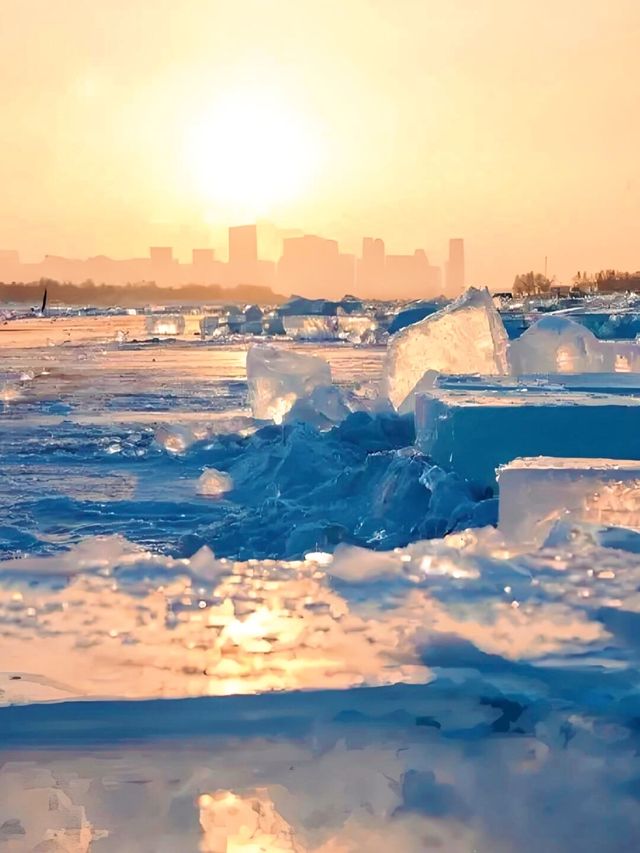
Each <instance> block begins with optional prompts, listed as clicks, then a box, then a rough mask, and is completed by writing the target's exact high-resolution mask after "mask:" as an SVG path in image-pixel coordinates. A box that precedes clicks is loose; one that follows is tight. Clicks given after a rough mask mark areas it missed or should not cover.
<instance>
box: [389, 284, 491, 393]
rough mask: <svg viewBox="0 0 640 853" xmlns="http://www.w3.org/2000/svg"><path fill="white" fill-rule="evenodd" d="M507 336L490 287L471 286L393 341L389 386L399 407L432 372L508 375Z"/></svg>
mask: <svg viewBox="0 0 640 853" xmlns="http://www.w3.org/2000/svg"><path fill="white" fill-rule="evenodd" d="M506 348H507V334H506V332H505V329H504V326H503V324H502V320H501V319H500V315H499V314H498V312H497V311H496V309H495V307H494V305H493V301H492V299H491V296H490V295H489V293H488V291H487V290H486V289H485V290H477V289H475V288H470V289H469V290H468V291H467V292H466V293H465V294H464V295H463V296H461V297H460V298H459V299H457V300H456V301H455V302H452V303H451V304H450V305H448V306H447V307H446V308H443V309H442V310H440V311H437V312H436V313H435V314H431V315H430V316H428V317H426V318H425V319H423V320H421V321H420V322H417V323H414V324H413V325H410V326H407V327H406V328H404V329H402V330H401V331H399V332H397V333H396V334H395V335H394V336H393V337H392V338H391V340H390V341H389V345H388V348H387V356H386V361H385V371H384V375H385V389H386V393H387V396H388V397H389V399H390V400H391V402H392V403H393V405H394V406H395V408H396V409H399V408H400V407H401V406H402V404H403V403H404V402H405V401H406V400H407V398H408V397H409V395H410V394H411V392H412V391H413V389H414V388H415V386H416V385H417V383H418V382H419V381H420V379H421V378H422V377H423V376H424V374H425V373H426V372H427V371H430V370H436V371H439V372H441V373H481V374H484V375H491V374H504V373H508V365H507V355H506Z"/></svg>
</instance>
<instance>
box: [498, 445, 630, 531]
mask: <svg viewBox="0 0 640 853" xmlns="http://www.w3.org/2000/svg"><path fill="white" fill-rule="evenodd" d="M498 484H499V486H500V522H499V524H500V530H501V531H502V532H503V533H504V534H505V536H507V537H508V538H510V539H512V540H514V541H516V542H519V543H526V544H542V542H544V540H545V538H546V536H547V534H548V532H549V530H550V529H551V528H552V527H553V525H554V524H555V523H556V522H558V521H563V522H567V523H571V522H573V521H578V522H587V523H591V524H597V525H604V526H613V527H633V528H639V529H640V462H638V461H630V460H620V459H566V458H556V457H548V456H539V457H534V458H521V459H514V460H513V461H512V462H509V463H508V464H506V465H504V466H502V467H501V468H500V470H499V473H498Z"/></svg>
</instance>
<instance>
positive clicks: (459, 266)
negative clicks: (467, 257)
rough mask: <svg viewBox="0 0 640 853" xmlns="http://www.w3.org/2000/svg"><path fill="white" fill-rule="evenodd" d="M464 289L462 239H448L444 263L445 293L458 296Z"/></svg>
mask: <svg viewBox="0 0 640 853" xmlns="http://www.w3.org/2000/svg"><path fill="white" fill-rule="evenodd" d="M463 291H464V240H463V239H461V238H460V237H454V238H452V239H451V240H449V259H448V260H447V265H446V295H447V296H459V295H460V294H461V293H462V292H463Z"/></svg>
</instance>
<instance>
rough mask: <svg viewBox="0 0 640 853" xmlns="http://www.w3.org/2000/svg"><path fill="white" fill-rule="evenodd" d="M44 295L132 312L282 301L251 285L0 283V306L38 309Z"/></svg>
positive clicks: (53, 300) (45, 280)
mask: <svg viewBox="0 0 640 853" xmlns="http://www.w3.org/2000/svg"><path fill="white" fill-rule="evenodd" d="M45 290H46V291H47V301H48V303H49V304H53V303H57V304H58V305H85V306H94V305H95V306H101V307H116V306H122V307H124V308H136V307H138V306H140V305H141V304H144V305H146V304H149V303H157V304H164V303H167V302H179V303H187V302H200V303H208V302H215V303H226V302H229V303H259V304H261V305H280V304H282V303H283V302H286V297H285V296H282V295H281V294H279V293H274V292H273V291H272V290H271V288H269V287H263V286H260V285H255V284H239V285H236V286H235V287H222V286H221V285H219V284H185V285H181V286H179V287H160V286H159V285H158V284H156V283H155V282H154V281H144V282H138V283H136V284H125V285H115V284H95V283H94V282H93V281H90V280H89V281H85V282H82V284H73V283H72V282H70V281H56V280H55V279H52V278H41V279H40V280H39V281H30V282H16V281H13V282H0V302H17V303H24V304H31V305H33V306H34V307H39V306H40V305H41V303H42V297H43V294H44V292H45Z"/></svg>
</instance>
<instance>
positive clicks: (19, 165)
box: [0, 0, 640, 286]
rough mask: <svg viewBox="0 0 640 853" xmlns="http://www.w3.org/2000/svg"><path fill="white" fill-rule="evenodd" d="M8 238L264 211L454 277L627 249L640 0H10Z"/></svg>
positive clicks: (474, 277) (111, 236) (99, 237)
mask: <svg viewBox="0 0 640 853" xmlns="http://www.w3.org/2000/svg"><path fill="white" fill-rule="evenodd" d="M1 5H2V11H1V24H0V74H1V76H2V107H1V109H0V122H1V123H2V127H1V130H2V156H1V157H0V187H1V188H2V204H1V205H0V248H17V249H19V250H20V251H21V253H23V255H24V256H25V258H27V259H29V258H34V257H38V256H40V255H41V254H42V253H44V252H50V253H58V254H72V255H78V256H85V255H89V254H95V253H99V252H104V253H106V254H111V255H114V256H127V255H132V254H133V255H141V254H145V253H146V247H147V246H148V245H149V244H153V243H165V242H173V243H174V244H175V245H177V246H180V247H183V248H184V247H187V246H190V245H192V244H199V245H206V243H207V240H208V235H209V234H210V233H215V231H213V232H212V226H214V225H215V224H220V223H225V222H229V221H231V222H239V221H242V220H250V219H252V218H255V217H256V216H261V217H269V218H271V219H272V220H274V221H276V222H277V223H278V224H281V225H283V226H299V227H302V228H304V229H305V230H308V231H312V232H316V233H320V234H323V235H325V236H335V237H337V238H338V239H339V240H340V241H341V244H342V245H344V247H345V248H347V249H353V248H355V247H356V246H357V245H358V244H359V239H360V237H361V236H362V235H371V236H382V237H384V238H385V240H386V242H387V246H388V250H390V251H405V250H413V248H415V247H418V246H422V247H424V248H426V249H427V252H428V253H429V255H430V258H431V259H432V260H433V261H434V262H437V263H440V262H441V261H442V259H443V257H444V253H445V246H446V240H447V238H448V237H449V236H464V237H465V239H466V244H467V259H468V265H467V269H468V282H469V283H486V284H489V285H493V286H502V285H505V286H507V285H510V283H511V281H512V279H513V276H514V274H515V273H516V272H518V271H521V270H525V269H530V268H532V267H534V268H538V269H541V268H542V267H543V264H544V256H545V255H548V256H549V271H550V272H555V273H557V274H558V276H559V277H560V278H565V277H570V276H571V275H572V274H573V273H574V272H575V270H576V269H577V268H582V269H587V270H594V269H599V268H600V267H604V266H616V267H620V268H625V269H634V270H635V269H637V268H639V267H640V54H639V49H638V46H639V44H640V2H639V0H609V1H608V2H604V0H438V2H435V0H180V2H179V3H178V2H176V0H57V2H54V0H2V4H1Z"/></svg>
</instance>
